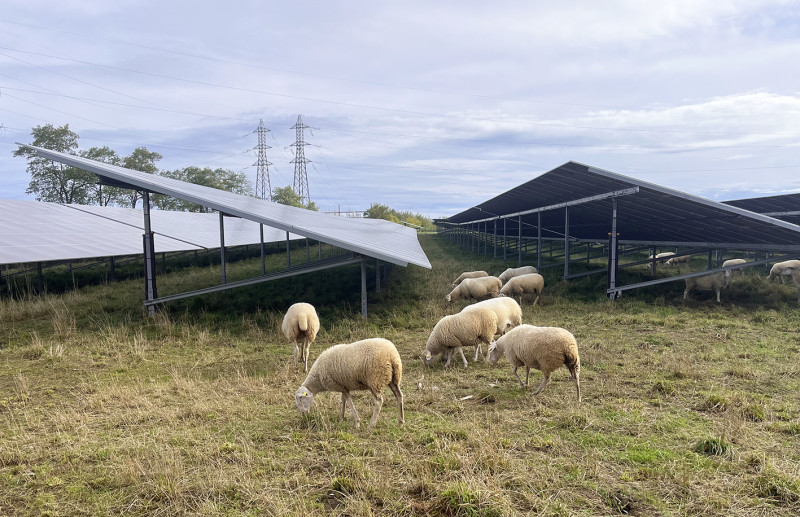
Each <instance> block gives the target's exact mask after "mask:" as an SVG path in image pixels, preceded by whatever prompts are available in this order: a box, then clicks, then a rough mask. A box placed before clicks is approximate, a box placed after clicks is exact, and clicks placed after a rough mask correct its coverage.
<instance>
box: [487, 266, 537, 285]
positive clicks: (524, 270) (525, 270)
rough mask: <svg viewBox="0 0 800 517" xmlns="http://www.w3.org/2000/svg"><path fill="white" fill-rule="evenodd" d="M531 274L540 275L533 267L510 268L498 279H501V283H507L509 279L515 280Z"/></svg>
mask: <svg viewBox="0 0 800 517" xmlns="http://www.w3.org/2000/svg"><path fill="white" fill-rule="evenodd" d="M531 273H538V271H537V270H536V268H535V267H533V266H522V267H517V268H513V267H510V268H508V269H506V270H505V271H503V272H502V273H500V275H499V276H498V277H497V278H499V279H500V281H501V282H503V283H506V282H507V281H508V280H509V279H511V278H514V277H515V276H520V275H529V274H531Z"/></svg>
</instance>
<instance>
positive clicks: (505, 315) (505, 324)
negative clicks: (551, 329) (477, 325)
mask: <svg viewBox="0 0 800 517" xmlns="http://www.w3.org/2000/svg"><path fill="white" fill-rule="evenodd" d="M480 308H486V309H490V310H492V311H493V312H494V313H495V314H496V315H497V332H496V333H495V334H500V335H501V336H502V335H503V334H505V333H506V332H508V331H509V330H510V329H512V328H514V327H516V326H517V325H520V324H522V308H521V307H520V306H519V304H518V303H517V301H516V300H515V299H513V298H507V297H505V296H499V297H497V298H490V299H488V300H483V301H482V302H477V303H473V304H471V305H467V306H466V307H464V308H463V309H461V312H469V311H472V310H475V309H480Z"/></svg>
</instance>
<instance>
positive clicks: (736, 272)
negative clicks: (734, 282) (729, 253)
mask: <svg viewBox="0 0 800 517" xmlns="http://www.w3.org/2000/svg"><path fill="white" fill-rule="evenodd" d="M742 264H747V261H746V260H745V259H728V260H726V261H725V262H723V263H722V267H729V266H739V265H742ZM741 274H742V268H736V269H733V270H731V276H733V275H741Z"/></svg>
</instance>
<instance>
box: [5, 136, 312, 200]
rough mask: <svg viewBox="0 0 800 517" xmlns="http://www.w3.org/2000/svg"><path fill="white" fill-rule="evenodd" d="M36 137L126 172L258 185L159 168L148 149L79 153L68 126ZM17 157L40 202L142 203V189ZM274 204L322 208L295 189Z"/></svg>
mask: <svg viewBox="0 0 800 517" xmlns="http://www.w3.org/2000/svg"><path fill="white" fill-rule="evenodd" d="M31 136H32V137H33V142H31V145H34V146H37V147H43V148H45V149H50V150H52V151H59V152H62V153H67V154H75V155H77V156H81V157H83V158H88V159H91V160H96V161H99V162H103V163H108V164H111V165H119V166H121V167H125V168H126V169H133V170H137V171H141V172H146V173H148V174H157V175H159V176H164V177H165V178H173V179H177V180H181V181H186V182H189V183H194V184H197V185H204V186H207V187H213V188H218V189H221V190H226V191H228V192H233V193H235V194H242V195H246V196H252V195H253V185H252V184H251V183H250V180H249V179H248V178H247V176H246V175H245V174H243V173H240V172H235V171H232V170H230V169H223V168H216V169H212V168H210V167H197V166H189V167H184V168H182V169H175V170H159V168H158V166H157V165H156V164H157V162H158V161H159V160H161V158H162V156H161V154H159V153H157V152H155V151H149V150H148V149H147V148H146V147H137V148H136V149H134V150H133V152H131V154H130V155H128V156H120V155H119V154H118V153H117V152H116V151H115V150H114V149H111V148H110V147H108V146H103V147H91V148H89V149H79V145H78V139H79V136H78V134H77V133H75V132H74V131H72V130H70V128H69V124H65V125H63V126H60V127H57V126H53V125H52V124H46V125H43V126H36V127H34V128H33V129H32V130H31ZM14 156H22V157H24V158H25V159H26V160H27V161H28V167H27V172H28V174H30V176H31V179H30V182H29V183H28V188H27V189H26V190H25V192H26V193H28V194H33V195H34V196H35V197H36V200H37V201H48V202H52V203H66V204H78V205H100V206H122V207H128V208H136V206H137V204H139V202H140V200H141V194H140V193H139V191H137V190H133V189H126V188H119V187H112V186H109V185H102V184H101V183H100V182H99V181H98V178H97V176H96V175H95V174H94V173H92V172H88V171H84V170H82V169H78V168H76V167H70V166H69V165H65V164H62V163H57V162H53V161H51V160H49V159H47V158H41V157H39V156H37V155H36V152H35V151H33V150H32V149H29V148H27V147H22V146H20V147H19V148H18V149H17V150H16V151H14ZM150 200H151V202H152V204H153V206H154V207H155V208H158V209H161V210H175V211H183V212H208V211H209V209H208V208H207V207H204V206H201V205H198V204H195V203H191V202H189V201H185V200H183V199H178V198H175V197H171V196H165V195H162V194H153V195H152V196H150ZM272 201H275V202H277V203H282V204H285V205H291V206H298V207H301V208H308V209H310V210H319V208H318V207H317V205H316V204H315V203H314V202H313V201H312V202H310V203H308V204H304V203H303V202H302V199H301V198H300V196H298V195H297V194H296V193H295V192H294V190H292V187H291V186H287V187H283V188H280V187H279V188H276V189H274V190H273V193H272Z"/></svg>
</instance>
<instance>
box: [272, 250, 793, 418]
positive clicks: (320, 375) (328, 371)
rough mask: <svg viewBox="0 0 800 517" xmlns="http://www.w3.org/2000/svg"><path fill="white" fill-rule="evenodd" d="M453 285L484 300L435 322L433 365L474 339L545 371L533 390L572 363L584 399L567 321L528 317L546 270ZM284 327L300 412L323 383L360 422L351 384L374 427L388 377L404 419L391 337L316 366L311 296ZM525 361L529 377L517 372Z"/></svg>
mask: <svg viewBox="0 0 800 517" xmlns="http://www.w3.org/2000/svg"><path fill="white" fill-rule="evenodd" d="M672 255H674V254H672V253H668V254H659V255H656V257H655V258H656V259H660V262H664V263H667V264H670V265H677V264H678V263H679V261H678V259H683V257H672ZM650 258H651V259H653V258H654V257H650ZM670 261H674V262H670ZM681 262H685V261H684V260H681ZM745 263H746V262H745V260H743V259H731V260H728V261H725V263H723V265H722V266H723V267H729V268H731V269H727V270H725V271H719V272H716V273H712V274H709V275H703V276H696V277H690V278H687V279H686V290H685V291H684V294H683V297H684V299H686V297H687V296H688V294H689V292H690V291H692V290H693V289H698V290H710V291H716V295H717V302H719V301H720V290H721V289H724V288H725V287H727V286H728V284H729V283H730V281H731V277H732V275H733V274H736V273H740V272H741V270H738V269H736V267H737V266H741V265H742V264H745ZM786 276H790V277H791V278H792V280H793V282H794V283H795V285H797V286H798V287H800V260H788V261H784V262H779V263H777V264H775V265H774V266H773V267H772V270H771V271H770V275H769V279H770V280H772V279H774V278H781V280H782V281H784V283H785V277H786ZM452 287H453V290H452V291H451V292H450V293H449V294H448V295H447V296H446V301H447V304H448V305H450V304H451V303H453V302H455V301H456V300H461V299H466V300H471V299H474V300H482V301H477V302H476V303H472V304H470V305H467V306H466V307H464V309H462V310H461V312H458V313H456V314H452V315H449V316H444V317H443V318H441V319H440V320H439V321H438V322H437V323H436V325H435V326H434V328H433V330H432V331H431V333H430V336H429V337H428V341H427V342H426V344H425V350H424V352H423V361H424V363H425V365H426V366H430V365H431V363H433V361H434V359H435V358H436V357H437V356H440V357H441V360H442V361H443V362H444V367H445V368H447V367H449V366H450V360H451V359H452V357H453V355H454V354H455V353H458V354H459V355H460V357H461V360H462V362H463V364H464V367H465V368H466V367H467V366H468V364H469V363H468V361H467V358H466V356H465V355H464V347H475V353H474V356H473V361H477V360H478V357H479V356H481V355H482V350H483V348H482V346H483V345H484V344H485V345H486V346H487V348H488V352H487V354H486V360H487V361H488V362H489V363H491V364H493V365H494V364H497V361H498V360H499V359H500V358H501V357H502V356H505V357H506V358H507V359H508V361H509V363H511V365H512V366H513V373H514V375H515V376H516V377H517V379H518V380H519V383H520V386H522V387H523V388H525V389H527V388H528V381H529V377H530V370H531V368H534V369H537V370H540V371H541V372H542V373H543V374H544V378H543V379H542V381H541V383H540V384H539V386H538V387H537V388H536V390H535V391H534V395H537V394H539V393H540V392H541V391H542V389H544V387H545V386H546V385H547V383H548V382H549V380H550V374H551V373H552V372H553V371H555V370H557V369H558V368H560V367H561V366H565V367H566V368H567V369H568V370H569V372H570V376H571V377H572V379H573V381H574V382H575V389H576V391H577V396H578V402H579V403H580V401H581V388H580V368H581V363H580V356H579V354H578V344H577V342H576V341H575V337H574V336H573V335H572V334H571V333H570V332H569V331H567V330H565V329H563V328H559V327H536V326H533V325H527V324H523V323H522V307H521V304H522V300H523V295H531V296H533V297H535V298H534V301H533V305H536V303H537V302H538V301H539V300H540V298H541V296H542V290H543V289H544V278H543V277H542V276H541V275H540V274H538V273H537V271H536V268H535V267H533V266H523V267H519V268H509V269H507V270H506V271H504V272H503V273H502V274H501V275H499V276H490V275H489V274H488V273H486V271H469V272H465V273H462V274H461V275H460V276H459V277H458V278H456V280H455V281H454V282H453V285H452ZM515 297H517V298H518V299H519V302H517V300H516V299H515ZM281 330H282V331H283V333H284V335H285V336H286V338H287V339H288V340H289V341H290V342H291V343H292V344H293V345H294V367H295V369H297V368H298V355H299V359H300V361H301V362H303V364H304V367H305V371H306V372H308V375H307V376H306V379H305V380H304V381H303V383H302V384H301V386H300V388H299V389H298V390H297V392H296V393H295V402H296V404H297V409H298V410H299V411H300V413H301V414H307V413H308V412H309V411H310V410H311V404H312V402H313V401H314V396H315V395H316V394H318V393H320V392H323V391H334V392H339V393H341V395H342V413H341V417H342V418H343V419H344V417H345V413H346V410H347V407H349V408H350V411H351V412H352V414H353V419H354V421H355V425H356V427H358V426H359V417H358V412H357V411H356V408H355V405H354V404H353V399H352V397H351V396H350V392H352V391H358V390H368V391H369V392H370V393H371V394H372V397H373V399H374V407H373V410H372V418H370V421H369V430H370V431H371V430H372V429H374V427H375V423H376V421H377V419H378V415H379V414H380V411H381V407H382V406H383V395H382V391H383V389H384V388H385V387H386V386H387V385H388V386H389V388H390V389H391V390H392V393H394V396H395V399H396V401H397V410H398V417H397V419H398V423H399V424H403V422H404V419H405V417H404V410H403V392H402V391H401V390H400V381H401V380H402V377H403V363H402V360H401V359H400V354H399V353H398V352H397V348H396V347H395V346H394V344H393V343H392V342H391V341H389V340H387V339H382V338H372V339H364V340H361V341H356V342H355V343H350V344H340V345H335V346H332V347H331V348H329V349H327V350H325V351H323V352H322V353H321V354H320V355H319V357H317V359H316V361H314V363H313V364H312V366H311V370H309V369H308V356H309V348H310V346H311V343H313V342H314V339H315V338H316V335H317V333H318V332H319V317H318V316H317V312H316V310H315V309H314V307H313V306H312V305H310V304H308V303H296V304H294V305H292V306H291V307H289V310H288V311H287V312H286V315H285V316H284V318H283V322H282V324H281ZM495 336H499V337H498V338H497V340H495ZM523 366H524V367H525V381H523V380H522V378H521V377H520V375H519V374H518V373H517V370H518V369H519V368H520V367H523Z"/></svg>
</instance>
